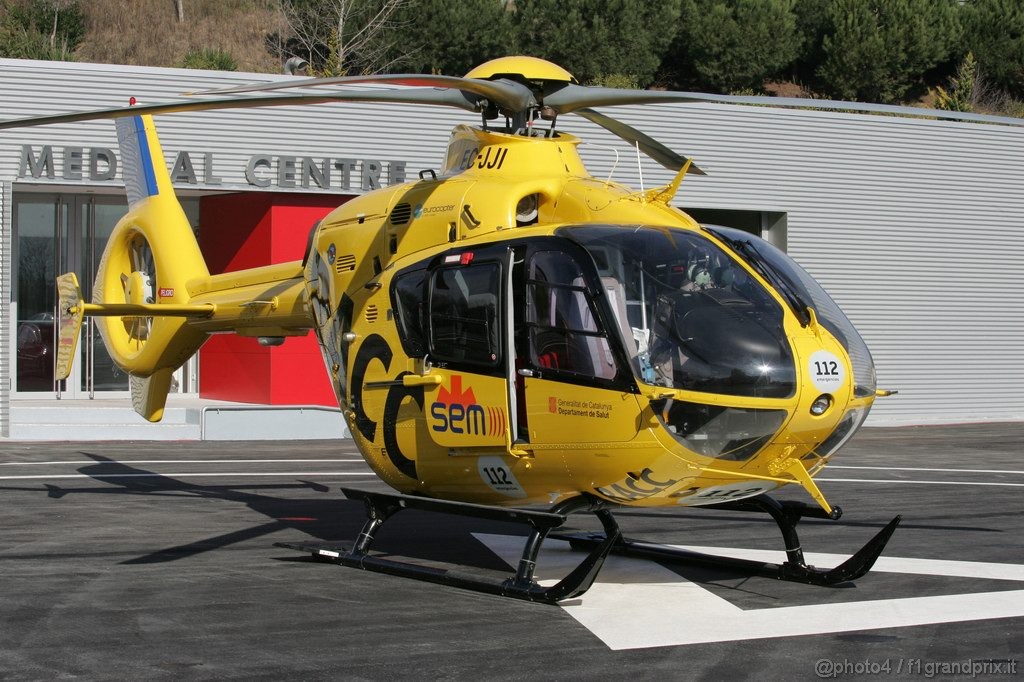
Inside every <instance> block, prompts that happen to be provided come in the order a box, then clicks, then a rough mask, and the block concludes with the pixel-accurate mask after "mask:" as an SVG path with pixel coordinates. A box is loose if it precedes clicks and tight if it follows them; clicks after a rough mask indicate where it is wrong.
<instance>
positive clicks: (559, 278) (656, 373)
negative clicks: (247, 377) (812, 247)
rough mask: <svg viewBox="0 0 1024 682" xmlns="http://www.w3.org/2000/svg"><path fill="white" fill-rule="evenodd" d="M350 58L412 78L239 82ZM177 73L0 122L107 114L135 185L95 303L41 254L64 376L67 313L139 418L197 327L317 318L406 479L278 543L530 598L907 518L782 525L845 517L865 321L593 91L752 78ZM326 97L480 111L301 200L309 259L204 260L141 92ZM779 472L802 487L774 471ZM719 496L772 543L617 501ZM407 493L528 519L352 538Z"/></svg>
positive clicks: (496, 66) (547, 69) (531, 62)
mask: <svg viewBox="0 0 1024 682" xmlns="http://www.w3.org/2000/svg"><path fill="white" fill-rule="evenodd" d="M369 82H373V83H385V84H392V85H401V86H407V87H401V88H394V89H388V90H372V91H344V90H330V91H327V92H318V93H317V94H298V95H295V94H284V95H281V94H269V95H268V94H263V93H262V92H260V93H259V94H251V93H253V92H257V91H267V90H277V89H283V88H295V87H302V88H308V87H319V88H324V87H328V88H330V87H333V86H338V85H346V84H351V83H369ZM242 93H245V94H242ZM192 94H193V95H196V96H194V97H193V98H192V99H190V100H188V101H184V102H174V103H170V104H156V105H146V106H133V107H128V108H120V109H110V110H104V111H98V112H95V111H94V112H82V113H74V114H62V115H57V116H47V117H41V118H36V119H32V120H25V121H7V122H2V123H0V128H7V127H16V126H22V125H40V124H46V123H57V122H70V121H78V120H87V119H94V118H114V119H116V125H117V132H118V137H119V143H120V147H121V153H122V157H123V161H122V167H123V169H124V180H125V184H126V190H127V193H128V197H129V207H130V209H129V212H128V214H127V215H126V216H125V217H124V218H123V219H122V220H121V221H120V223H119V224H118V226H117V227H116V229H115V230H114V232H113V234H112V236H111V237H110V240H109V242H108V244H107V246H106V250H105V251H104V254H103V258H102V262H101V265H100V267H99V271H98V275H97V280H96V284H95V286H94V292H95V293H94V296H93V301H92V302H85V301H82V300H81V294H80V291H79V288H78V283H77V282H76V281H75V277H74V275H73V274H68V275H64V276H62V277H60V278H59V279H58V289H59V295H60V303H59V315H60V332H59V334H60V339H59V346H58V353H57V365H58V367H57V374H58V375H59V376H67V374H68V373H69V372H70V365H71V360H72V358H73V357H74V348H75V343H76V339H77V337H78V332H79V328H80V325H81V323H82V319H83V316H84V315H94V316H98V317H100V318H101V319H100V321H99V322H100V324H99V326H100V330H101V332H102V336H103V339H104V343H105V344H106V346H107V348H108V350H109V352H110V355H111V357H112V358H113V359H114V361H115V362H116V363H117V365H118V366H120V367H121V368H122V369H123V370H125V371H126V372H128V373H129V374H130V375H131V382H130V385H131V394H132V401H133V405H134V407H135V409H136V410H137V411H138V412H139V414H141V415H142V416H143V417H145V418H146V419H148V420H151V421H157V420H159V419H160V418H161V416H162V413H163V408H164V404H165V400H166V397H167V393H168V389H169V386H170V381H171V375H172V373H173V372H174V370H175V369H177V368H178V367H179V366H180V365H182V364H183V363H184V362H185V361H186V360H187V359H188V358H189V357H190V356H191V355H192V354H194V353H195V352H196V351H197V350H198V349H199V347H200V346H201V345H202V344H203V343H204V341H205V340H206V339H207V338H208V337H209V336H210V335H211V334H214V333H224V332H232V333H235V334H240V335H245V336H253V337H259V338H260V339H262V340H263V341H264V342H265V343H278V342H280V341H283V340H284V339H285V338H286V337H288V336H294V335H304V334H307V333H308V332H309V331H310V330H313V331H314V333H316V335H317V337H318V339H319V342H320V347H321V349H322V351H323V357H324V362H325V365H326V368H327V371H328V373H329V374H330V377H331V379H332V382H333V386H334V390H335V392H336V394H337V399H338V405H339V406H340V408H341V409H342V411H343V413H344V417H345V419H346V421H347V423H348V426H349V428H350V430H351V433H352V437H353V439H354V441H355V443H356V445H357V446H358V448H359V451H360V452H361V453H362V455H363V457H364V458H365V459H366V461H367V463H368V464H369V465H370V466H371V467H372V469H373V470H374V471H375V472H376V473H377V475H378V476H379V477H380V478H381V479H382V480H383V481H385V482H386V483H387V484H388V485H389V486H391V487H392V488H394V489H395V490H396V491H398V493H397V494H385V493H371V492H366V491H358V490H344V492H345V494H346V495H347V496H348V497H350V498H354V499H362V500H364V501H365V503H366V508H367V514H368V521H367V523H366V526H365V527H364V529H363V531H362V533H361V534H360V536H359V538H358V539H357V541H356V542H355V543H354V545H352V546H345V547H338V546H333V545H332V546H325V545H315V544H311V543H291V544H289V545H287V546H289V547H293V548H296V549H300V550H302V551H308V552H310V553H311V554H313V555H314V556H317V557H319V558H322V559H325V560H330V561H335V562H337V563H341V564H345V565H349V566H356V567H359V568H364V569H370V570H376V571H381V572H387V573H394V574H400V575H408V576H411V577H417V578H421V579H425V580H430V581H434V582H442V583H448V584H453V585H457V586H461V587H466V588H470V589H476V590H481V591H485V592H490V593H494V594H501V595H505V596H511V597H517V598H521V599H527V600H534V601H546V602H557V601H559V600H562V599H566V598H570V597H575V596H578V595H580V594H582V593H583V592H585V591H586V590H587V589H588V588H589V586H590V585H591V583H592V582H593V580H594V578H595V576H596V575H597V572H598V571H599V570H600V568H601V565H602V563H603V561H604V559H605V557H606V556H607V555H608V554H609V553H610V552H613V551H614V552H623V553H627V554H632V555H636V556H643V557H649V558H655V559H659V560H681V561H693V562H698V563H711V564H713V565H727V566H731V567H734V568H739V569H741V570H744V571H750V572H754V573H760V574H765V575H769V576H772V577H776V578H780V579H785V580H794V581H799V582H806V583H812V584H826V585H827V584H834V583H838V582H844V581H848V580H853V579H856V578H858V577H860V576H862V575H863V574H864V573H866V572H867V571H868V570H869V569H870V568H871V566H872V564H873V562H874V561H875V559H876V558H877V557H878V556H879V555H880V553H881V551H882V549H883V548H884V546H885V544H886V542H887V541H888V539H889V537H890V536H891V535H892V533H893V531H894V530H895V528H896V526H897V524H898V523H899V520H900V519H899V517H896V518H895V519H893V520H892V521H891V522H890V523H889V524H888V525H887V526H886V527H885V528H883V529H882V530H881V531H880V532H879V533H878V534H877V535H876V536H875V537H874V538H873V539H872V540H871V541H869V542H868V543H867V544H866V545H865V546H864V547H862V548H861V549H860V550H859V551H858V552H857V553H855V554H854V555H853V556H851V558H850V559H849V560H848V561H846V562H845V563H844V564H842V565H840V566H839V567H837V568H834V569H831V570H823V569H817V568H814V567H811V566H808V565H807V564H806V562H805V561H804V559H803V554H802V551H801V548H800V542H799V538H798V537H797V533H796V529H795V527H796V524H797V522H798V521H799V520H800V518H801V517H818V518H830V519H836V518H838V517H839V515H840V513H841V511H840V510H839V509H838V508H837V507H833V506H831V505H830V504H829V503H828V502H827V501H826V499H825V497H824V496H823V495H822V493H821V492H820V491H819V489H818V488H817V486H816V485H815V482H814V476H815V475H816V474H817V473H819V472H820V471H821V470H822V468H823V467H824V466H825V465H826V464H827V463H828V462H829V461H830V459H831V458H832V457H833V456H834V455H835V454H836V452H837V451H838V450H839V449H840V448H841V447H842V446H843V444H844V443H845V442H846V441H847V440H848V439H849V438H850V437H851V436H852V435H853V434H854V433H855V432H856V431H857V429H858V428H859V427H860V425H861V424H862V423H863V421H864V419H865V417H866V416H867V414H868V411H869V410H870V409H871V406H872V403H873V401H874V400H875V398H876V396H879V395H885V394H886V392H884V391H878V390H877V389H876V382H875V370H874V366H873V364H872V360H871V355H870V353H869V351H868V348H867V346H866V345H865V343H864V341H863V340H862V339H861V337H860V335H859V334H858V333H857V331H856V329H855V328H854V327H853V325H852V324H851V323H850V321H849V320H848V319H847V318H846V316H845V315H844V314H843V312H842V311H841V310H840V309H839V307H838V306H837V305H836V304H835V302H834V301H833V300H832V299H831V298H830V297H829V296H828V294H827V293H826V292H825V291H824V289H822V287H821V286H820V285H819V284H818V283H817V282H815V280H814V279H813V278H812V277H811V276H810V275H809V274H808V273H807V272H806V271H804V270H803V269H802V268H801V267H800V266H799V265H797V264H796V263H795V262H794V261H793V260H792V259H791V258H789V257H788V256H787V255H786V254H785V253H783V252H782V251H780V250H779V249H777V248H776V247H774V246H772V245H770V244H768V243H767V242H765V241H763V240H762V239H760V238H759V237H756V236H753V235H751V234H748V233H745V232H741V231H739V230H735V229H731V228H726V227H715V226H706V225H700V224H698V223H697V222H696V221H695V220H693V219H692V218H691V217H690V216H688V215H687V214H686V213H684V212H683V211H681V210H679V209H677V208H675V207H673V206H672V205H671V201H672V200H673V198H674V196H675V194H676V192H677V190H678V188H679V186H680V183H681V182H682V180H683V178H684V176H685V175H686V174H688V173H689V174H694V173H701V171H700V170H699V169H698V168H697V167H696V166H695V165H694V164H693V163H692V161H691V160H690V159H687V158H686V157H684V156H681V155H679V154H677V153H675V152H673V151H672V150H670V149H668V148H667V147H665V146H664V145H662V144H660V143H658V142H657V141H656V140H653V139H651V138H650V137H648V136H647V135H645V134H644V133H642V132H641V131H639V130H636V129H634V128H632V127H631V126H628V125H625V124H623V123H621V122H619V121H616V120H615V119H612V118H610V117H608V116H606V115H604V114H601V113H598V112H597V111H595V110H594V109H593V108H592V107H597V106H611V105H620V104H638V103H639V104H642V103H659V102H692V101H715V102H733V103H740V104H748V103H761V104H763V103H765V101H764V100H763V99H762V98H750V97H730V96H715V95H700V94H694V93H677V92H653V91H635V90H619V89H613V88H597V87H585V86H581V85H579V84H578V83H576V82H575V80H574V79H573V77H572V76H571V74H569V73H568V72H567V71H565V70H564V69H562V68H561V67H559V66H557V65H555V64H552V63H550V62H547V61H543V60H540V59H536V58H532V57H505V58H501V59H496V60H493V61H491V62H488V63H486V64H483V65H481V66H479V67H477V68H475V69H473V70H472V71H471V72H470V73H468V74H467V75H466V76H465V77H464V78H455V77H447V76H418V75H399V76H361V77H348V78H328V79H297V80H293V81H288V82H286V83H272V84H269V85H256V86H245V87H238V88H228V89H222V90H216V91H207V92H203V93H192ZM337 101H377V102H384V101H392V102H405V103H416V104H437V105H442V106H454V107H458V108H461V109H464V110H466V111H470V112H474V113H478V114H479V115H480V117H481V124H480V125H479V126H469V125H459V126H457V127H456V128H455V129H454V130H453V131H452V135H451V140H450V142H449V145H448V149H447V154H446V156H445V161H444V166H443V168H442V169H441V171H440V173H435V172H433V171H423V172H421V173H420V177H419V179H418V180H416V181H414V182H409V183H406V184H403V185H399V186H392V187H387V188H383V189H379V190H376V191H373V192H370V193H368V194H365V195H363V196H360V197H357V198H355V199H352V200H351V201H349V202H347V203H345V204H344V205H342V206H340V207H339V208H337V209H336V210H334V211H333V212H332V213H331V214H330V215H328V216H327V217H326V218H324V219H323V220H322V221H320V222H319V223H318V224H317V225H316V226H315V227H314V229H313V231H312V233H311V234H310V238H309V248H308V250H307V253H306V256H305V257H304V259H303V260H302V261H301V262H293V263H287V264H281V265H272V266H267V267H260V268H254V269H250V270H244V271H241V272H231V273H226V274H222V275H210V274H209V271H208V269H207V267H206V264H205V262H204V260H203V256H202V254H201V253H200V250H199V247H198V245H197V243H196V240H195V238H194V236H193V233H192V230H191V228H190V227H189V224H188V221H187V220H186V218H185V215H184V213H183V211H182V209H181V207H180V205H179V203H178V201H177V199H176V198H175V195H174V192H173V189H172V187H171V182H170V179H169V176H168V174H167V171H166V165H165V163H164V159H163V156H162V152H161V149H160V144H159V141H158V139H157V135H156V130H155V127H154V125H153V121H152V118H151V115H152V114H161V113H171V112H175V111H189V110H205V109H221V108H235V107H263V106H275V105H294V104H302V103H309V104H316V103H323V102H337ZM768 101H769V102H770V103H772V104H778V105H781V106H788V105H795V106H807V105H808V104H809V103H808V101H807V100H792V101H790V100H786V99H780V98H771V99H770V100H768ZM812 104H813V105H814V106H820V107H825V108H836V109H856V110H866V111H876V112H877V111H882V112H886V111H893V112H895V113H908V110H906V109H904V108H902V107H887V106H880V105H865V104H858V103H850V102H821V101H815V102H813V103H812ZM909 111H910V113H913V114H915V115H922V113H925V114H927V115H935V116H946V117H949V118H957V119H966V120H974V119H985V120H988V119H996V118H998V117H978V116H976V115H972V114H963V113H957V112H932V111H925V112H922V110H920V109H913V110H909ZM570 113H575V114H578V115H582V116H584V117H586V118H588V119H589V120H591V121H592V122H594V123H596V124H597V125H599V126H602V127H604V128H605V129H607V130H609V131H611V132H612V133H614V134H616V135H618V136H619V137H621V138H622V139H624V140H626V141H627V142H629V143H630V144H631V145H633V146H635V147H636V148H637V149H638V150H639V151H642V152H644V153H646V154H648V155H649V156H651V157H652V158H654V159H655V160H656V161H658V162H659V163H661V164H662V165H664V166H665V167H667V168H669V169H671V170H673V171H675V172H676V175H675V177H674V179H673V180H672V182H671V183H669V184H668V185H667V186H664V187H658V188H655V189H651V190H648V191H643V192H637V191H635V190H633V189H630V188H628V187H625V186H623V185H620V184H617V183H614V182H610V181H606V180H601V179H597V178H594V177H592V176H590V175H589V173H588V172H587V170H586V168H585V167H584V165H583V163H582V161H581V160H580V157H579V155H578V153H577V146H578V144H579V143H580V140H579V139H578V138H576V137H574V136H572V135H569V134H567V133H564V132H560V131H558V130H557V128H556V127H555V122H556V119H557V117H558V116H560V115H565V114H570ZM1002 122H1006V121H1002ZM1015 124H1017V125H1019V124H1020V122H1019V121H1015ZM790 484H796V485H798V486H800V487H801V488H803V489H804V490H805V491H806V492H807V493H808V494H809V496H810V498H811V499H812V500H813V502H814V503H815V504H814V505H811V504H806V503H802V502H795V501H787V502H779V501H777V500H775V499H774V498H772V497H770V496H768V495H767V493H768V492H770V491H772V490H775V489H777V488H779V487H782V486H786V485H790ZM528 505H534V506H537V505H545V506H547V508H548V509H547V511H534V510H530V509H522V507H523V506H528ZM712 505H713V506H714V507H715V508H716V509H733V510H740V511H755V512H763V513H768V514H770V515H771V516H772V518H773V519H774V520H775V521H776V523H777V524H778V526H779V528H780V530H781V532H782V535H783V539H784V542H785V547H786V551H787V561H786V562H784V563H782V564H778V565H775V564H762V563H760V562H756V563H755V562H746V561H742V560H737V559H728V558H725V557H711V556H707V555H694V554H691V553H686V552H682V551H681V550H678V549H674V548H669V547H665V546H659V545H652V544H648V543H642V542H637V541H633V540H626V539H625V538H623V537H622V535H621V533H620V531H619V528H618V526H617V524H616V522H615V519H614V517H613V515H612V513H611V510H612V509H614V508H615V507H617V506H632V507H675V506H684V507H700V506H712ZM406 508H418V509H426V510H430V511H436V512H442V513H449V514H460V515H467V516H473V517H477V518H485V519H498V520H505V521H514V522H521V523H525V524H527V525H529V526H530V535H529V537H528V539H527V541H526V545H525V548H524V551H523V555H522V559H521V560H520V563H519V565H518V566H517V568H516V571H515V574H514V575H513V576H511V577H508V578H507V579H501V580H489V579H484V578H480V577H477V576H472V575H467V574H464V573H459V572H457V571H454V570H441V569H436V568H427V567H423V566H420V565H417V564H415V563H410V562H403V561H398V560H396V559H393V558H385V557H383V556H381V555H379V554H375V553H372V552H371V545H372V542H373V540H374V537H375V534H376V532H377V531H378V529H379V528H380V526H381V525H382V524H383V523H385V522H386V521H387V520H388V519H389V518H390V517H391V516H392V515H394V514H395V513H396V512H398V511H400V510H402V509H406ZM581 511H587V512H592V513H594V514H596V515H597V517H598V519H599V520H600V522H601V524H602V526H603V528H604V533H602V534H591V535H586V536H583V535H577V536H563V538H565V539H569V540H570V541H571V542H572V543H573V546H574V547H578V548H588V549H589V553H588V554H587V555H586V558H585V559H584V560H583V561H582V563H581V564H580V566H579V567H578V568H577V569H575V570H574V571H572V572H571V573H570V574H569V575H568V576H566V577H564V578H563V579H562V580H560V581H559V582H558V583H557V584H555V585H553V586H549V587H543V586H540V585H539V584H538V583H537V581H536V580H535V579H534V570H535V565H536V561H537V556H538V552H539V549H540V546H541V543H542V542H544V540H545V539H546V538H547V537H548V534H549V533H550V531H552V530H553V529H555V528H557V527H558V526H560V525H562V524H563V523H564V522H565V520H566V517H567V515H568V514H570V513H574V512H581Z"/></svg>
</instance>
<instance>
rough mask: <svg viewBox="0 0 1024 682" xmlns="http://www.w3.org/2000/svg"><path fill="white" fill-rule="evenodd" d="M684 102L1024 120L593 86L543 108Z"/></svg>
mask: <svg viewBox="0 0 1024 682" xmlns="http://www.w3.org/2000/svg"><path fill="white" fill-rule="evenodd" d="M674 102H675V103H686V102H710V103H718V104H748V105H750V104H753V105H760V106H768V107H787V108H798V109H834V110H839V111H858V112H863V113H871V114H898V115H901V116H916V117H918V118H940V119H944V120H951V121H972V122H978V123H1000V124H1003V125H1012V126H1024V118H1014V117H1012V116H993V115H990V114H973V113H969V112H962V111H944V110H942V109H926V108H924V107H907V106H899V105H894V104H872V103H870V102H843V101H838V100H827V99H809V98H802V97H763V96H748V95H713V94H708V93H703V92H669V91H661V90H626V89H622V88H601V87H594V86H589V87H588V86H584V85H574V84H572V83H559V84H557V86H556V87H555V88H553V89H552V90H551V91H550V92H548V93H546V94H545V95H544V102H543V104H544V105H545V106H548V107H551V108H552V109H554V110H555V111H556V112H557V113H559V114H568V113H571V112H574V111H578V110H579V109H582V108H585V107H610V106H619V105H624V104H668V103H674Z"/></svg>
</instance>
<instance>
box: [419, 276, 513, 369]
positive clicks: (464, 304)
mask: <svg viewBox="0 0 1024 682" xmlns="http://www.w3.org/2000/svg"><path fill="white" fill-rule="evenodd" d="M500 291H501V265H499V264H498V263H481V264H479V265H469V266H459V267H452V268H443V269H441V270H438V271H436V272H435V273H434V274H433V277H432V278H431V287H430V356H431V357H432V358H434V359H436V360H439V361H442V362H452V363H460V364H464V363H468V364H473V365H483V366H487V367H494V366H496V365H497V364H498V362H499V359H500V356H501V335H500V331H501V324H500V318H499V310H500V309H499V306H498V301H499V298H498V294H499V292H500Z"/></svg>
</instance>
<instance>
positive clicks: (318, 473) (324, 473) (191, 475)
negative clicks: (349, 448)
mask: <svg viewBox="0 0 1024 682" xmlns="http://www.w3.org/2000/svg"><path fill="white" fill-rule="evenodd" d="M376 475H377V474H375V473H373V472H372V471H299V472H292V471H280V472H278V471H275V472H269V473H268V472H262V471H261V472H253V471H245V472H241V473H238V472H233V473H228V472H218V473H215V474H204V473H185V474H95V475H93V476H90V475H89V474H53V475H52V476H0V481H16V480H33V479H34V480H40V481H49V480H52V479H55V478H93V479H104V478H200V477H204V476H242V477H245V476H376Z"/></svg>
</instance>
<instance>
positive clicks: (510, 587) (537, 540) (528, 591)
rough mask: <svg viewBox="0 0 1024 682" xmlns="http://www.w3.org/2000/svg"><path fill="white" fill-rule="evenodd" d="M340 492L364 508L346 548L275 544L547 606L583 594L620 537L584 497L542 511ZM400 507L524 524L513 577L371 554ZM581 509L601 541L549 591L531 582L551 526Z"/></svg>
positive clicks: (599, 505)
mask: <svg viewBox="0 0 1024 682" xmlns="http://www.w3.org/2000/svg"><path fill="white" fill-rule="evenodd" d="M341 491H342V493H344V494H345V496H346V497H347V498H349V499H351V500H362V501H363V503H364V504H365V505H366V523H365V524H364V525H363V528H362V530H361V531H360V532H359V536H358V538H357V539H356V541H355V543H354V544H353V545H352V546H351V547H349V546H347V545H338V544H331V543H318V542H297V543H296V542H279V543H275V546H277V547H286V548H288V549H295V550H298V551H300V552H309V553H310V554H312V555H313V556H314V557H315V558H317V559H319V560H323V561H329V562H331V563H337V564H341V565H343V566H350V567H353V568H361V569H363V570H367V571H375V572H378V573H387V574H390V575H398V576H404V577H408V578H416V579H418V580H426V581H428V582H434V583H440V584H444V585H451V586H454V587H460V588H463V589H469V590H474V591H477V592H485V593H488V594H496V595H500V596H505V597H514V598H517V599H525V600H527V601H538V602H546V603H551V604H553V603H556V602H558V601H561V600H563V599H571V598H573V597H577V596H579V595H581V594H583V593H584V592H586V591H587V590H588V589H589V588H590V586H591V585H592V584H593V582H594V579H595V578H596V577H597V574H598V572H599V571H600V570H601V566H602V565H603V564H604V560H605V558H606V557H607V556H608V554H609V552H610V551H611V549H612V547H613V546H614V545H615V544H616V543H617V542H619V540H620V539H621V532H620V531H619V527H618V524H617V523H616V522H615V518H614V517H613V516H612V514H611V512H609V511H608V509H607V508H606V503H604V502H602V501H600V500H598V499H596V498H594V497H591V496H589V495H579V496H576V497H571V498H569V499H566V500H564V501H562V502H561V503H559V504H557V505H555V506H554V507H553V508H552V509H551V510H550V511H547V512H543V511H530V510H524V509H506V508H503V507H492V506H487V505H480V504H469V503H464V502H449V501H446V500H435V499H430V498H425V497H413V496H410V495H399V494H389V493H376V492H368V491H365V490H354V489H351V488H342V489H341ZM403 509H420V510H423V511H430V512H437V513H442V514H455V515H458V516H469V517H473V518H479V519H487V520H492V521H509V522H513V523H525V524H527V525H529V526H530V535H529V536H528V537H527V539H526V543H525V545H524V547H523V553H522V556H521V557H520V559H519V563H518V565H517V566H516V570H515V573H514V575H512V576H511V577H509V578H506V579H504V580H500V579H488V578H487V577H484V576H481V575H477V574H471V573H467V572H464V571H459V570H455V569H443V568H436V567H431V566H424V565H421V564H414V563H411V562H406V561H400V560H396V559H392V558H388V557H384V556H380V555H377V554H371V553H370V549H371V545H372V544H373V541H374V539H375V537H376V534H377V532H378V531H379V530H380V528H381V527H382V526H383V525H384V524H385V523H387V521H388V520H389V519H390V518H391V517H392V516H394V515H395V514H397V513H398V512H399V511H401V510H403ZM581 511H587V512H591V513H593V514H595V515H596V516H597V518H598V519H599V520H600V521H601V525H602V527H603V528H604V536H603V539H602V540H600V541H598V542H595V543H593V547H592V548H591V550H590V552H589V553H588V554H587V556H586V557H585V558H584V559H583V561H582V562H580V564H579V565H578V566H577V567H576V568H574V569H573V570H572V571H571V572H570V573H569V574H568V575H567V576H565V577H564V578H562V579H561V580H560V581H558V583H556V584H555V585H552V586H551V587H542V586H540V585H538V584H537V582H536V581H535V580H534V572H535V570H536V567H537V556H538V554H539V553H540V548H541V545H542V544H543V542H544V540H545V539H546V538H547V537H548V533H550V531H551V530H552V529H553V528H557V527H558V526H561V525H562V524H563V523H565V519H566V515H568V514H571V513H574V512H581Z"/></svg>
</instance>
